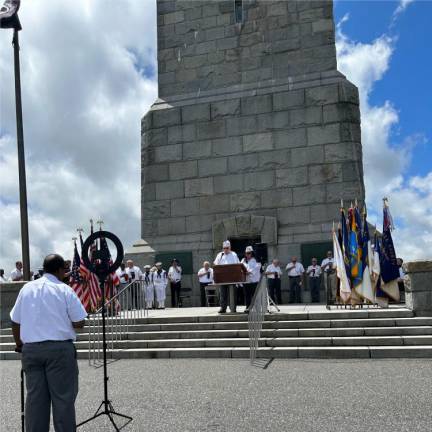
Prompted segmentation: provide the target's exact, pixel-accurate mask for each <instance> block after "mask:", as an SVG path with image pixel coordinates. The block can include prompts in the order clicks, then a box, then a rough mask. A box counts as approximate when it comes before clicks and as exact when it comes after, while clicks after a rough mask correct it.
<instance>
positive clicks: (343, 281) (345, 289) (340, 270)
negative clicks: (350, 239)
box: [333, 229, 351, 303]
mask: <svg viewBox="0 0 432 432" xmlns="http://www.w3.org/2000/svg"><path fill="white" fill-rule="evenodd" d="M341 231H342V229H341ZM333 256H334V260H335V264H336V274H337V277H338V279H339V295H340V298H341V300H342V301H343V302H344V303H346V302H347V301H348V300H349V299H350V297H351V287H350V281H349V278H348V275H347V272H346V267H345V260H344V255H343V252H342V249H341V245H340V243H339V239H338V238H337V236H336V232H335V230H334V229H333Z"/></svg>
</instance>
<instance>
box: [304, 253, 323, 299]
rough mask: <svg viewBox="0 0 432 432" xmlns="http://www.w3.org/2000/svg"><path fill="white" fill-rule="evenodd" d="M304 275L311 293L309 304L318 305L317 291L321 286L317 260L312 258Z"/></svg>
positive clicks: (319, 268)
mask: <svg viewBox="0 0 432 432" xmlns="http://www.w3.org/2000/svg"><path fill="white" fill-rule="evenodd" d="M306 274H307V275H308V277H309V281H308V282H309V288H310V292H311V302H312V303H319V301H320V298H319V291H320V286H321V267H320V266H319V265H318V262H317V259H316V258H312V264H311V265H310V266H309V267H308V268H307V270H306Z"/></svg>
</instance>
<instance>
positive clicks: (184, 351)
mask: <svg viewBox="0 0 432 432" xmlns="http://www.w3.org/2000/svg"><path fill="white" fill-rule="evenodd" d="M110 357H111V358H112V359H122V358H128V359H139V358H147V359H149V358H248V357H249V348H248V347H235V348H232V347H215V348H210V347H208V348H159V349H146V348H142V349H135V350H116V351H114V352H112V353H110ZM257 357H259V358H269V359H270V358H291V359H292V358H299V359H301V358H309V359H341V358H344V359H359V358H432V345H417V346H400V345H398V346H343V347H339V346H326V347H262V348H259V349H258V352H257ZM19 358H20V355H19V354H17V353H14V352H10V351H8V352H2V353H0V359H1V360H17V359H19ZM78 358H79V359H87V358H88V352H87V351H86V350H78Z"/></svg>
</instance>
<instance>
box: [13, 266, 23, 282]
mask: <svg viewBox="0 0 432 432" xmlns="http://www.w3.org/2000/svg"><path fill="white" fill-rule="evenodd" d="M22 269H23V263H22V262H21V261H17V262H16V263H15V268H14V269H13V270H12V271H11V274H10V278H9V280H10V281H11V282H18V281H22V280H24V275H23V271H22Z"/></svg>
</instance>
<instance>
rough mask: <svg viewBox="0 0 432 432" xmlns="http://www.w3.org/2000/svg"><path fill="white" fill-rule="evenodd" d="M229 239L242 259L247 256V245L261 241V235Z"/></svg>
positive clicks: (233, 248)
mask: <svg viewBox="0 0 432 432" xmlns="http://www.w3.org/2000/svg"><path fill="white" fill-rule="evenodd" d="M229 241H230V242H231V249H232V250H233V251H234V252H235V253H236V254H237V255H238V257H239V260H240V261H241V260H242V258H244V256H245V253H244V252H245V249H246V247H247V246H254V245H255V244H257V243H260V242H261V237H240V238H229ZM254 249H255V248H254Z"/></svg>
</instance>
